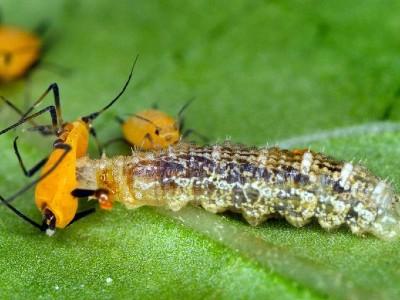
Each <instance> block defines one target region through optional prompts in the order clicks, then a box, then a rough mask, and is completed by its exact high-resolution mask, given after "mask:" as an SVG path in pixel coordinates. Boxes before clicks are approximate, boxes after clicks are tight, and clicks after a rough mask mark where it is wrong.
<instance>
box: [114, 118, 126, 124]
mask: <svg viewBox="0 0 400 300" xmlns="http://www.w3.org/2000/svg"><path fill="white" fill-rule="evenodd" d="M115 120H116V121H117V122H118V123H119V124H124V122H125V120H124V119H122V118H121V117H120V116H115Z"/></svg>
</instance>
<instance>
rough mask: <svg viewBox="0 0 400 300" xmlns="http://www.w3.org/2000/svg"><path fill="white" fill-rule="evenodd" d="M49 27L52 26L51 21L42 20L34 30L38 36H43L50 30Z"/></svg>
mask: <svg viewBox="0 0 400 300" xmlns="http://www.w3.org/2000/svg"><path fill="white" fill-rule="evenodd" d="M49 27H50V21H49V20H42V21H40V23H39V24H37V25H36V27H35V29H34V30H33V32H34V33H36V34H37V35H38V36H43V35H44V34H45V33H46V32H47V31H48V30H49Z"/></svg>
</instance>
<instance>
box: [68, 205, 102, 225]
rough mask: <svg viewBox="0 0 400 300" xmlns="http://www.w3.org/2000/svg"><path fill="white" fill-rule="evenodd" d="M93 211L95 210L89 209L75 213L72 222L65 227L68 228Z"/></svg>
mask: <svg viewBox="0 0 400 300" xmlns="http://www.w3.org/2000/svg"><path fill="white" fill-rule="evenodd" d="M95 211H96V209H95V208H89V209H86V210H83V211H80V212H78V213H76V214H75V217H74V218H73V219H72V221H71V222H70V223H69V224H68V225H67V226H69V225H71V224H72V223H75V222H76V221H78V220H80V219H82V218H84V217H86V216H88V215H90V214H92V213H94V212H95Z"/></svg>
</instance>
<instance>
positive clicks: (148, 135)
mask: <svg viewBox="0 0 400 300" xmlns="http://www.w3.org/2000/svg"><path fill="white" fill-rule="evenodd" d="M145 140H148V141H149V142H150V143H151V148H154V143H153V139H152V138H151V135H150V133H146V134H145V136H144V137H143V140H142V144H141V146H140V147H139V149H141V148H142V147H143V144H144V143H145Z"/></svg>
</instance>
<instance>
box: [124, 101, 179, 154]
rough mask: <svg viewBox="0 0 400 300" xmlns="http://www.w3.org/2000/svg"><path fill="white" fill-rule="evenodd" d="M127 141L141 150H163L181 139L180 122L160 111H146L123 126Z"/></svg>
mask: <svg viewBox="0 0 400 300" xmlns="http://www.w3.org/2000/svg"><path fill="white" fill-rule="evenodd" d="M122 131H123V134H124V137H125V139H126V140H127V141H128V142H129V143H131V144H132V145H135V146H138V147H139V148H140V149H144V150H150V149H162V148H167V147H168V146H171V145H173V144H176V143H177V142H178V141H179V139H180V132H179V124H178V122H177V121H176V120H175V119H174V118H172V117H171V116H169V115H167V114H166V113H164V112H162V111H159V110H154V109H151V110H145V111H142V112H140V113H137V114H136V115H134V116H132V117H130V118H128V119H127V120H126V121H125V122H124V123H123V124H122Z"/></svg>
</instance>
